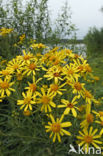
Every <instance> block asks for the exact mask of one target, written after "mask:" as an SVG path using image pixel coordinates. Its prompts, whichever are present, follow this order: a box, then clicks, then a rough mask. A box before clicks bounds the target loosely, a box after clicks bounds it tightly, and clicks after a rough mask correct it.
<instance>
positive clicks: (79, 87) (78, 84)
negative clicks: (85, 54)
mask: <svg viewBox="0 0 103 156" xmlns="http://www.w3.org/2000/svg"><path fill="white" fill-rule="evenodd" d="M74 87H75V89H76V90H78V91H80V90H81V89H82V85H81V84H80V82H76V83H75V84H74Z"/></svg>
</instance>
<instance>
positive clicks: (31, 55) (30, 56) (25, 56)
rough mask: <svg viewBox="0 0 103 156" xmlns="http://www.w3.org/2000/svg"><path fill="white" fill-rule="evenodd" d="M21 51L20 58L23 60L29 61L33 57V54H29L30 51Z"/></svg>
mask: <svg viewBox="0 0 103 156" xmlns="http://www.w3.org/2000/svg"><path fill="white" fill-rule="evenodd" d="M22 52H23V56H21V57H20V58H21V59H22V60H23V62H25V63H30V61H31V60H32V59H33V58H34V56H33V54H31V53H30V52H27V53H26V51H25V50H23V51H22Z"/></svg>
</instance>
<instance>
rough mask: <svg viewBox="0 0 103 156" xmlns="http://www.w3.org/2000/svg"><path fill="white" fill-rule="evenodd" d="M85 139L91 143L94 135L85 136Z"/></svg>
mask: <svg viewBox="0 0 103 156" xmlns="http://www.w3.org/2000/svg"><path fill="white" fill-rule="evenodd" d="M84 141H85V142H86V143H91V142H92V141H93V137H92V136H89V135H87V136H84Z"/></svg>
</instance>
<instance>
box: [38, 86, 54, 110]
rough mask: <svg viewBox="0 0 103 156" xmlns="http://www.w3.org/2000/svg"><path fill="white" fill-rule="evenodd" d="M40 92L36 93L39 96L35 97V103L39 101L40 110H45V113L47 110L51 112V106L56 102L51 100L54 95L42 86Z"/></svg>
mask: <svg viewBox="0 0 103 156" xmlns="http://www.w3.org/2000/svg"><path fill="white" fill-rule="evenodd" d="M41 92H42V94H40V93H37V95H38V96H39V98H38V99H37V103H41V104H42V106H41V111H43V110H45V112H46V113H47V111H49V112H51V106H52V107H56V104H55V103H54V102H53V101H52V100H53V97H54V96H55V95H54V94H53V93H50V92H49V91H47V93H46V91H45V89H44V88H41Z"/></svg>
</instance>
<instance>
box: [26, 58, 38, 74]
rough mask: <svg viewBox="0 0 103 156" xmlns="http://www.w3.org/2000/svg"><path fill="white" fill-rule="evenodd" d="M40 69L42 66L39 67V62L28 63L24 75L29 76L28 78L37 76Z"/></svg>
mask: <svg viewBox="0 0 103 156" xmlns="http://www.w3.org/2000/svg"><path fill="white" fill-rule="evenodd" d="M39 67H40V66H39V65H38V60H35V61H32V62H29V63H26V66H25V70H24V73H23V74H24V75H25V74H27V76H29V75H30V74H33V75H35V74H36V71H39V70H40V69H39Z"/></svg>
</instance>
